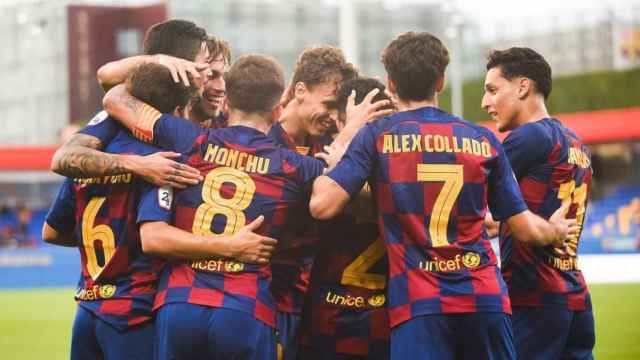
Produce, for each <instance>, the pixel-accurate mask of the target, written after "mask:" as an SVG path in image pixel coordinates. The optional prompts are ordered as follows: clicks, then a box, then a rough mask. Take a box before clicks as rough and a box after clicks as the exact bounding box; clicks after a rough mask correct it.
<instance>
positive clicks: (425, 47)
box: [380, 31, 449, 102]
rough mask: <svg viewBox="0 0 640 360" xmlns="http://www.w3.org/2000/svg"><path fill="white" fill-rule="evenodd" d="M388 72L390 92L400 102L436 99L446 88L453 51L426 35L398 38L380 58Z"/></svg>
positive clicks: (409, 34) (403, 35) (435, 38)
mask: <svg viewBox="0 0 640 360" xmlns="http://www.w3.org/2000/svg"><path fill="white" fill-rule="evenodd" d="M380 60H381V61H382V64H383V65H384V68H385V70H386V71H387V85H388V87H389V91H390V92H391V93H392V94H395V95H396V96H397V97H398V99H399V100H400V101H405V102H406V101H424V100H432V99H434V97H435V94H436V93H437V92H440V91H442V89H443V88H444V73H445V70H446V69H447V65H448V64H449V51H448V50H447V48H446V47H445V46H444V44H442V42H441V41H440V39H438V38H437V37H435V36H433V35H431V34H429V33H426V32H413V31H409V32H405V33H402V34H400V35H398V37H397V38H395V39H394V40H393V41H391V43H389V45H387V47H386V48H384V50H382V55H381V57H380Z"/></svg>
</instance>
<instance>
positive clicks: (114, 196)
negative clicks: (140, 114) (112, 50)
mask: <svg viewBox="0 0 640 360" xmlns="http://www.w3.org/2000/svg"><path fill="white" fill-rule="evenodd" d="M127 86H129V87H130V90H131V91H132V92H134V93H137V94H138V95H139V96H142V97H145V98H146V100H147V101H149V102H151V103H153V104H154V105H155V106H156V107H158V108H159V109H163V110H164V111H166V112H179V109H182V108H184V107H185V106H186V104H187V101H188V100H189V98H190V94H189V92H188V91H187V89H185V88H184V86H182V85H181V84H176V83H174V82H173V81H172V80H171V76H170V73H169V71H168V70H167V69H165V68H164V67H161V66H159V65H154V64H148V65H143V66H141V67H140V68H139V69H138V70H136V72H134V73H133V74H132V75H131V77H130V78H129V79H128V81H127ZM145 95H148V96H145ZM105 151H107V152H110V153H136V154H141V155H146V154H148V153H152V152H156V151H157V149H156V148H154V147H152V146H149V145H146V144H142V143H140V142H138V141H136V140H135V139H133V138H132V137H131V136H130V135H128V133H126V132H125V131H121V132H120V133H119V134H117V135H116V136H115V137H114V139H113V140H112V141H111V142H110V143H109V145H108V146H107V147H106V148H105ZM145 192H146V193H147V194H146V195H145ZM172 197H173V194H172V190H171V188H162V189H160V190H157V191H156V192H152V191H145V183H144V181H143V180H142V179H141V178H140V177H138V176H135V175H133V174H131V173H123V174H118V175H107V176H101V177H95V178H88V179H70V178H69V179H67V180H66V181H65V182H64V184H63V186H62V188H61V190H60V192H59V194H58V197H57V199H56V200H55V202H54V203H53V205H52V208H51V211H50V212H49V214H48V215H47V219H46V222H45V224H44V226H43V239H44V240H45V241H47V242H50V243H54V244H60V245H67V246H77V247H78V248H79V250H80V255H81V263H82V276H81V278H80V281H79V284H78V292H77V293H76V300H77V301H78V308H77V313H76V318H75V321H74V325H73V333H72V345H71V359H150V358H152V354H153V338H154V336H153V334H154V326H153V323H152V321H151V320H152V306H153V301H154V298H155V295H156V289H157V278H158V275H159V271H160V269H161V266H162V264H163V262H162V261H161V260H160V259H159V258H153V257H151V256H149V255H147V254H145V253H143V249H144V250H145V252H147V248H149V249H152V250H153V252H156V253H160V254H163V255H170V256H172V257H178V258H180V257H186V258H190V259H199V258H207V257H211V256H216V255H225V256H230V257H237V258H238V259H239V260H241V261H258V262H262V263H264V262H266V261H267V259H268V253H265V252H264V250H265V249H266V250H269V249H272V248H273V245H274V244H275V240H273V239H267V238H265V237H262V236H259V235H256V234H253V233H251V232H250V231H251V230H253V229H257V228H258V227H259V226H260V225H261V220H260V219H259V220H258V221H257V222H254V223H252V224H250V226H248V227H245V228H244V229H243V230H242V231H240V232H238V233H237V234H235V235H233V236H228V237H219V238H212V237H206V236H195V235H193V234H191V233H189V232H185V231H183V230H179V229H176V228H171V227H166V228H165V229H164V231H165V232H166V233H167V237H168V239H166V240H165V241H164V242H163V243H161V244H158V243H145V242H142V243H141V242H140V238H139V236H138V227H137V225H136V217H137V214H138V208H139V207H140V206H143V205H144V204H145V203H147V202H149V201H151V202H157V203H159V204H160V206H166V207H169V206H171V202H172ZM148 199H150V200H148ZM263 240H264V241H263ZM176 245H179V246H177V248H178V249H179V250H180V251H181V252H177V251H166V250H165V249H166V248H169V247H171V246H173V247H176ZM249 249H252V250H250V251H247V250H249Z"/></svg>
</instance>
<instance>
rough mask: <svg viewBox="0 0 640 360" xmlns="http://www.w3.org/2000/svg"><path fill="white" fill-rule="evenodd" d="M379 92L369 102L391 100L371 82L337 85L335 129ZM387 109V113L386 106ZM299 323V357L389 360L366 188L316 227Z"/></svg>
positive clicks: (379, 260) (382, 270) (378, 249)
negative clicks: (351, 109)
mask: <svg viewBox="0 0 640 360" xmlns="http://www.w3.org/2000/svg"><path fill="white" fill-rule="evenodd" d="M373 89H378V94H377V95H376V96H375V97H374V98H373V101H374V102H377V101H382V100H390V99H389V97H388V96H387V95H386V94H385V93H384V90H385V87H384V85H382V84H381V83H380V82H379V81H377V80H375V79H371V78H363V77H360V78H356V79H352V80H350V81H347V82H345V83H343V84H342V86H341V88H340V90H339V92H338V95H337V108H338V123H337V124H338V130H340V129H341V128H342V127H344V125H345V123H346V110H347V100H348V98H349V96H350V95H351V93H352V92H353V91H355V93H356V94H357V97H356V98H355V103H358V104H359V103H361V102H363V101H364V98H365V95H366V94H369V93H370V92H371V91H372V90H373ZM386 104H387V105H386V109H387V110H391V109H390V107H391V105H390V102H389V101H387V102H386ZM319 236H320V241H319V242H318V245H317V250H316V255H315V259H314V265H313V270H312V272H311V279H310V285H309V291H308V294H307V301H306V302H305V305H304V311H303V315H302V325H301V334H302V335H301V351H300V352H301V358H302V359H346V358H349V359H388V358H389V343H388V341H389V320H388V316H387V308H386V301H385V298H386V297H385V294H386V282H387V281H386V277H387V273H388V265H387V264H388V263H387V257H386V251H385V248H384V243H383V242H382V238H381V237H380V234H379V232H378V228H377V224H376V219H375V210H374V205H373V200H372V198H371V191H370V188H369V187H366V186H365V189H364V190H363V191H361V193H360V194H359V195H358V197H357V199H356V201H355V202H354V203H353V204H352V205H351V206H350V207H348V208H347V209H346V210H345V211H344V212H343V213H342V214H340V215H338V216H337V217H336V218H334V219H332V220H330V221H327V222H323V223H321V224H320V232H319Z"/></svg>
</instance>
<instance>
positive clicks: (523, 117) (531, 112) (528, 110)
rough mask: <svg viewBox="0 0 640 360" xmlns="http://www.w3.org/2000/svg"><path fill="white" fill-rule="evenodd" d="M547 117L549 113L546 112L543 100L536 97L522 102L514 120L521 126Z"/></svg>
mask: <svg viewBox="0 0 640 360" xmlns="http://www.w3.org/2000/svg"><path fill="white" fill-rule="evenodd" d="M548 117H549V113H548V112H547V106H546V105H545V103H544V100H542V99H539V98H536V99H531V101H527V102H525V104H523V107H522V110H521V111H520V113H519V114H518V119H517V120H516V122H517V123H518V126H521V125H524V124H526V123H530V122H535V121H538V120H542V119H544V118H548Z"/></svg>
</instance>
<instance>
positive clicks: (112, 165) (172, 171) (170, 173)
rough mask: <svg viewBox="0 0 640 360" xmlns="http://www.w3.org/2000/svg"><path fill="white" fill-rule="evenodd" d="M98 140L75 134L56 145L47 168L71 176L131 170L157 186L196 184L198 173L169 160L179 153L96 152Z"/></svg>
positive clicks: (100, 144) (108, 173)
mask: <svg viewBox="0 0 640 360" xmlns="http://www.w3.org/2000/svg"><path fill="white" fill-rule="evenodd" d="M102 146H103V144H102V142H101V141H100V140H99V139H98V138H96V137H94V136H91V135H85V134H75V135H73V136H72V137H71V139H69V141H68V142H67V143H66V144H64V145H62V147H60V148H59V149H58V150H57V151H56V153H55V155H54V156H53V160H52V162H51V170H52V171H53V172H55V173H58V174H60V175H64V176H67V177H73V178H84V177H98V176H104V175H115V174H122V173H127V172H131V173H134V174H136V175H138V176H141V177H142V178H143V179H145V180H146V181H148V182H150V183H152V184H155V185H157V186H173V187H176V188H180V189H182V188H185V187H186V186H189V185H194V184H197V183H198V182H199V181H200V179H201V176H200V172H199V171H198V170H196V169H194V168H192V167H190V166H188V165H184V164H181V163H179V162H176V161H173V160H171V158H176V157H178V156H180V154H178V153H174V152H158V153H155V154H151V155H147V156H140V155H123V154H109V153H105V152H101V151H98V149H101V148H102Z"/></svg>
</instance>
